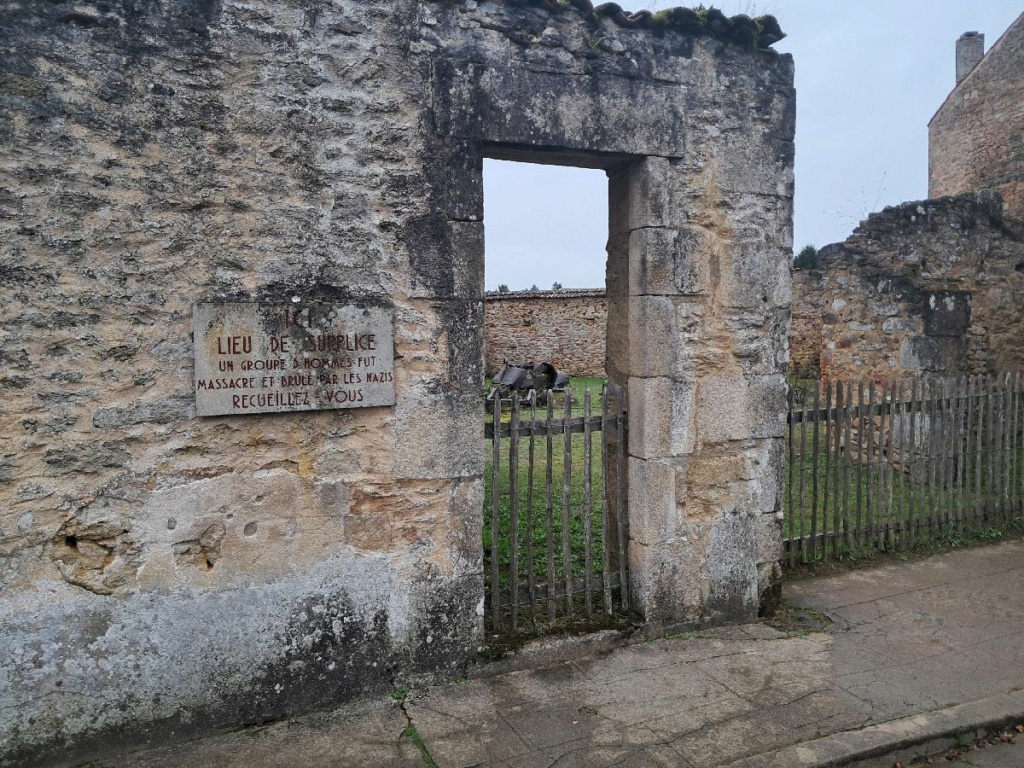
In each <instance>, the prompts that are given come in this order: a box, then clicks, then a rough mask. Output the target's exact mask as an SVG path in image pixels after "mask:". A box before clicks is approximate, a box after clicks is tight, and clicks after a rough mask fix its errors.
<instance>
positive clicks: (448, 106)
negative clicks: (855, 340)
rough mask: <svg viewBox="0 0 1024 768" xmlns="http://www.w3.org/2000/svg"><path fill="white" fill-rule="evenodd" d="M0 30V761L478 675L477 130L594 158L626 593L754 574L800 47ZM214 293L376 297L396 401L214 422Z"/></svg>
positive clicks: (540, 15) (338, 26)
mask: <svg viewBox="0 0 1024 768" xmlns="http://www.w3.org/2000/svg"><path fill="white" fill-rule="evenodd" d="M0 50H2V51H3V54H2V56H0V169H2V173H0V286H2V290H3V296H4V302H3V308H2V310H0V311H2V328H3V334H2V336H0V357H2V359H3V363H4V367H3V372H2V378H0V386H2V387H3V391H4V408H3V411H2V414H0V428H2V432H3V435H4V438H3V440H4V442H3V447H2V450H0V473H2V476H3V479H4V483H3V485H2V486H0V558H2V559H0V681H2V682H0V764H3V765H25V764H31V763H33V762H36V761H43V760H45V759H47V758H48V757H55V758H57V757H59V758H60V759H63V760H65V761H68V760H70V759H72V758H71V757H69V756H74V757H73V759H75V760H79V761H82V760H86V759H88V758H90V757H91V756H102V755H103V754H105V753H106V752H108V751H109V750H111V749H114V748H119V747H123V746H124V745H127V744H130V743H133V742H135V743H144V742H154V741H172V740H175V739H182V738H187V737H189V736H190V735H192V734H195V733H197V732H201V731H203V730H208V729H215V728H225V727H235V726H238V725H241V724H247V723H256V722H264V721H266V720H269V719H273V718H278V717H282V716H285V715H287V714H293V713H296V712H301V711H303V710H308V709H311V708H314V707H318V706H323V705H326V704H333V703H337V702H339V701H342V700H344V699H346V698H351V697H353V696H358V695H360V694H361V693H363V692H366V691H371V690H383V689H386V688H388V687H391V686H394V685H396V684H398V683H400V682H402V681H408V680H411V679H416V677H417V675H420V674H426V673H440V674H448V675H454V674H457V673H459V670H461V669H463V668H464V665H465V664H466V662H467V660H468V659H469V658H471V657H472V655H473V654H474V653H475V652H476V650H477V648H478V647H479V645H480V641H481V637H482V627H483V622H482V607H483V598H484V593H483V577H482V545H481V521H482V500H483V469H484V462H483V451H482V450H481V441H480V435H481V424H482V422H483V416H484V414H483V398H482V397H481V391H482V387H483V384H484V377H483V296H484V291H483V231H482V228H483V224H482V218H483V205H482V200H483V198H482V190H483V185H482V158H483V156H484V155H485V154H487V155H488V156H490V157H497V158H513V159H526V160H530V159H533V160H540V161H543V162H561V163H564V164H569V165H573V164H575V165H586V166H587V167H597V168H603V169H605V170H606V171H607V173H608V175H609V178H610V199H611V226H610V243H609V277H608V283H607V285H608V312H609V327H610V328H611V329H612V330H611V332H610V334H609V340H610V343H609V359H610V365H609V371H610V373H611V375H612V377H613V378H614V379H615V380H616V381H618V382H619V383H620V384H622V385H623V386H625V387H626V388H627V389H628V397H629V407H630V444H629V453H630V456H629V466H628V473H627V474H628V477H629V483H630V486H629V488H628V496H629V504H630V517H629V521H628V524H629V531H630V541H629V546H628V553H629V567H630V579H631V581H630V585H631V590H632V593H633V595H634V603H633V605H634V607H636V608H637V609H638V610H640V611H641V612H642V613H643V614H644V616H645V617H646V618H647V619H648V620H649V621H651V622H652V625H655V626H656V625H658V624H664V625H669V624H706V623H716V622H718V623H720V622H723V621H734V620H744V619H749V618H752V617H753V616H755V615H756V613H757V610H758V607H759V605H760V600H761V596H762V594H764V593H766V592H769V591H771V590H773V589H775V588H776V587H777V583H778V565H777V561H778V559H779V556H780V547H781V544H780V541H781V537H780V528H779V518H780V515H781V511H780V510H781V506H780V504H781V482H780V481H781V474H782V440H781V438H782V433H783V424H784V422H783V421H782V420H781V419H780V416H781V414H782V412H783V410H784V400H785V381H784V377H783V371H784V364H785V362H784V361H785V355H786V337H785V328H786V318H787V317H788V303H789V298H790V282H789V269H788V264H789V254H790V253H791V251H792V167H793V144H792V141H793V130H794V121H795V111H794V93H793V86H792V79H793V64H792V60H791V59H790V58H789V57H788V56H780V55H778V54H776V53H775V52H773V51H770V50H748V49H745V48H743V47H740V46H738V45H733V44H731V43H729V42H723V41H721V40H713V39H710V38H694V37H689V36H686V35H681V34H677V33H675V32H671V31H662V32H660V33H657V34H655V33H652V32H650V31H645V30H642V29H635V30H630V29H623V28H620V27H617V26H615V24H613V23H612V22H611V21H610V20H607V19H605V20H598V19H587V18H584V17H583V16H582V15H581V14H579V13H578V12H576V11H575V10H573V9H568V8H567V9H563V10H561V11H559V12H555V13H551V12H549V11H546V10H543V9H540V8H513V7H511V6H506V5H503V4H499V3H491V2H481V3H479V4H477V3H465V4H461V3H451V2H445V3H433V2H420V1H419V0H379V1H378V2H372V3H368V2H359V1H358V0H334V2H332V3H330V4H322V3H296V2H291V1H290V0H251V1H250V2H246V3H230V2H224V3H219V2H209V0H166V2H162V3H152V2H148V0H114V1H113V2H108V3H92V2H76V3H72V2H66V1H65V0H55V1H54V2H47V3H39V2H36V0H12V1H11V2H7V3H6V5H5V6H4V23H3V24H2V25H0ZM231 302H236V303H245V302H250V303H251V302H258V303H261V304H264V305H267V306H270V305H274V306H279V305H280V306H291V305H292V304H293V303H294V304H295V305H297V306H299V307H307V306H313V305H318V304H345V305H352V306H354V307H357V308H359V307H362V308H366V309H367V310H372V311H373V312H374V313H376V314H379V313H385V314H386V315H387V316H389V317H390V318H391V332H392V333H391V335H392V336H393V347H394V349H393V352H394V360H395V368H394V382H393V383H394V395H395V404H394V405H385V406H380V407H374V408H358V409H347V410H329V411H308V412H292V413H278V414H266V415H259V416H255V415H249V416H240V415H224V416H208V417H198V416H197V415H196V407H195V397H196V391H197V383H196V382H194V380H193V360H194V355H195V354H197V349H196V346H195V344H194V343H193V320H192V318H193V309H194V306H195V305H196V304H199V303H204V304H211V305H218V304H227V303H231ZM196 338H197V339H198V338H199V333H198V329H197V333H196ZM199 354H207V352H204V351H203V350H199ZM226 386H228V387H229V388H237V387H239V386H241V385H239V384H229V385H226Z"/></svg>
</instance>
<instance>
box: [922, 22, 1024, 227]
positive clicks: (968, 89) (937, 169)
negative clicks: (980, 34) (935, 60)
mask: <svg viewBox="0 0 1024 768" xmlns="http://www.w3.org/2000/svg"><path fill="white" fill-rule="evenodd" d="M1021 72H1024V14H1022V15H1021V16H1020V17H1018V18H1017V20H1016V21H1015V22H1014V23H1013V24H1011V25H1010V28H1009V29H1008V30H1007V31H1006V32H1005V33H1004V34H1003V36H1002V37H1001V38H1000V39H999V40H998V41H997V42H996V43H995V45H993V46H992V48H991V49H990V50H989V51H988V53H987V54H986V55H985V57H984V58H983V59H982V60H981V63H979V64H978V65H977V66H976V67H975V68H974V69H973V71H971V73H970V74H969V75H967V77H966V78H964V80H963V81H962V82H960V83H959V84H958V85H957V86H956V88H954V89H953V91H952V92H951V93H950V94H949V96H948V97H947V98H946V101H945V103H943V105H942V106H941V107H940V108H939V110H938V111H937V112H936V113H935V116H934V117H933V118H932V119H931V122H930V123H929V124H928V195H929V197H931V198H938V197H944V196H946V195H959V194H962V193H965V192H972V191H975V190H979V189H987V188H991V189H996V190H998V191H999V192H1000V193H1001V194H1002V196H1003V202H1004V204H1005V206H1006V213H1007V215H1009V216H1012V217H1014V218H1017V219H1024V110H1021V108H1020V105H1021V103H1022V102H1024V78H1022V77H1021V76H1020V73H1021Z"/></svg>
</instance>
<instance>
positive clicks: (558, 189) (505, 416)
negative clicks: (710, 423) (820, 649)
mask: <svg viewBox="0 0 1024 768" xmlns="http://www.w3.org/2000/svg"><path fill="white" fill-rule="evenodd" d="M509 154H510V151H509V150H507V149H500V150H493V154H491V153H488V151H487V149H486V148H485V155H488V156H489V157H491V158H492V159H488V160H485V163H484V211H485V213H484V220H485V261H484V265H485V276H486V277H485V285H486V288H487V295H486V300H485V308H484V325H485V349H486V353H485V360H486V368H487V374H488V376H487V379H488V392H487V397H486V399H487V416H486V420H485V422H486V423H485V435H486V440H485V445H484V450H485V462H486V469H485V482H486V494H485V506H484V542H483V544H484V582H485V587H486V589H485V592H486V613H485V623H486V627H487V631H488V633H489V635H492V636H493V635H499V636H504V637H508V636H518V635H523V634H527V635H528V634H538V633H542V632H546V631H553V630H562V629H565V628H567V627H569V626H578V627H587V626H591V627H594V626H608V625H609V624H615V623H621V622H623V621H624V619H623V615H624V614H625V612H627V611H628V609H629V595H628V586H627V585H628V575H627V572H626V570H627V569H626V562H627V553H626V541H627V538H628V530H627V521H626V515H625V506H626V505H625V468H626V445H627V442H626V439H627V437H626V429H627V423H626V402H625V392H624V389H623V388H622V387H621V386H619V385H617V384H615V383H613V382H611V381H609V378H608V376H607V373H606V371H607V370H608V366H607V337H608V333H607V317H608V297H607V292H606V287H605V286H606V275H607V274H611V273H612V272H618V271H621V270H613V269H609V266H610V265H609V263H608V261H607V260H608V258H613V259H614V258H615V257H616V256H620V257H621V256H622V255H623V254H621V253H618V250H619V249H615V248H610V247H609V242H610V241H609V236H608V227H609V220H610V218H609V213H608V212H609V210H610V208H609V183H608V178H607V177H608V174H609V169H610V168H612V167H613V165H614V164H613V163H612V162H611V161H609V160H608V159H606V158H590V159H588V160H585V161H584V162H583V163H582V164H580V158H579V157H573V158H561V157H557V156H551V155H547V154H540V153H536V152H532V151H525V152H524V153H522V156H520V153H516V152H512V153H511V154H513V155H515V156H514V157H509V156H508V155H509ZM538 155H539V156H538ZM581 165H582V167H581ZM609 254H610V256H609Z"/></svg>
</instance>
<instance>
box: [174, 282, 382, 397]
mask: <svg viewBox="0 0 1024 768" xmlns="http://www.w3.org/2000/svg"><path fill="white" fill-rule="evenodd" d="M192 320H193V331H194V337H195V358H196V375H195V389H196V412H197V414H198V415H200V416H220V415H227V414H248V413H280V412H284V411H317V410H324V409H332V408H367V407H370V406H378V405H394V404H395V383H394V382H395V377H394V371H395V359H394V331H393V328H392V316H391V311H390V310H387V309H383V308H380V307H356V306H348V305H340V304H328V303H320V302H293V303H290V304H283V303H282V304H261V303H255V302H252V303H236V304H196V306H195V310H194V312H193V317H192Z"/></svg>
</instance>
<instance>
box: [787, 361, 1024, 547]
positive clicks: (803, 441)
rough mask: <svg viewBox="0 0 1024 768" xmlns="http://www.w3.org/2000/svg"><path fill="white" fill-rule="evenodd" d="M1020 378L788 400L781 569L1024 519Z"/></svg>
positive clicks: (832, 384)
mask: <svg viewBox="0 0 1024 768" xmlns="http://www.w3.org/2000/svg"><path fill="white" fill-rule="evenodd" d="M1022 394H1024V392H1022V377H1021V374H1019V373H1015V374H998V375H992V376H970V377H959V378H923V379H916V380H898V381H887V382H881V383H878V382H875V381H866V382H865V381H857V382H854V381H827V380H826V381H824V382H822V383H820V384H819V383H817V382H814V383H810V384H809V385H806V386H802V387H793V388H791V390H790V403H789V428H788V435H787V451H788V454H787V459H788V463H787V468H786V494H785V502H786V514H785V517H784V521H783V526H784V539H785V553H786V556H785V559H786V561H787V562H788V564H790V565H795V564H796V563H807V562H812V561H816V560H819V559H823V560H827V559H829V558H837V557H840V556H842V555H844V554H849V553H852V552H854V551H856V550H857V549H858V548H863V547H877V548H879V549H883V550H894V549H900V548H903V547H908V546H912V545H913V544H914V543H915V542H916V541H917V540H918V539H921V538H922V537H935V536H950V535H953V536H958V535H961V534H963V533H964V531H965V529H973V530H981V531H985V530H994V529H998V528H999V527H1000V526H1002V525H1005V524H1006V523H1007V522H1008V521H1009V520H1011V519H1014V518H1017V517H1019V516H1020V515H1021V511H1022V505H1024V466H1022V451H1024V444H1022V439H1021V438H1022V436H1021V430H1022V428H1024V413H1022V408H1024V397H1022Z"/></svg>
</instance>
